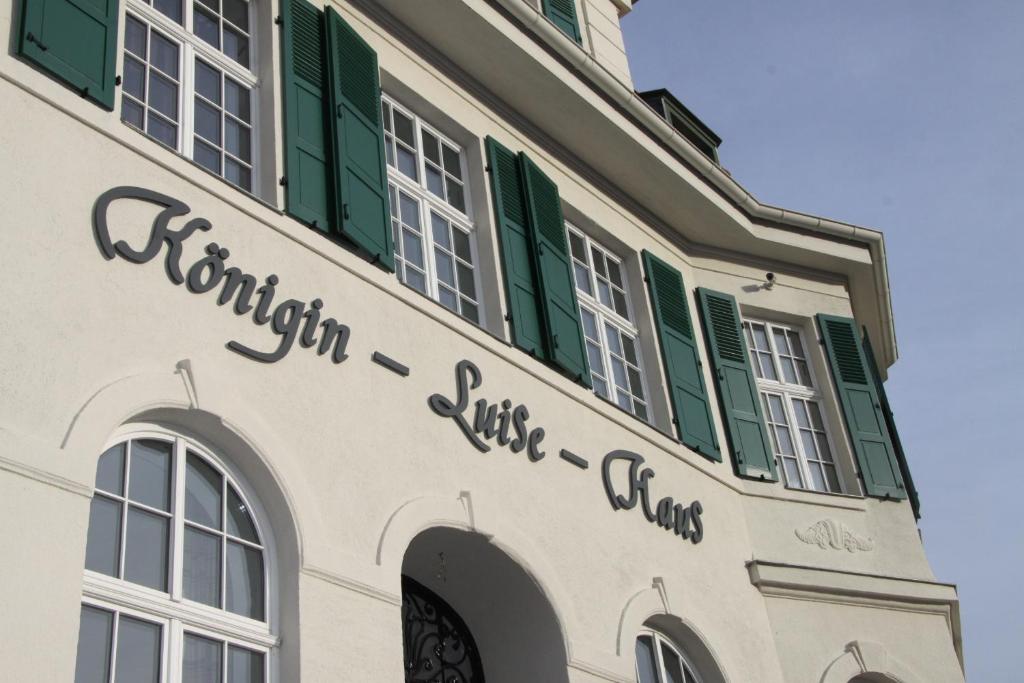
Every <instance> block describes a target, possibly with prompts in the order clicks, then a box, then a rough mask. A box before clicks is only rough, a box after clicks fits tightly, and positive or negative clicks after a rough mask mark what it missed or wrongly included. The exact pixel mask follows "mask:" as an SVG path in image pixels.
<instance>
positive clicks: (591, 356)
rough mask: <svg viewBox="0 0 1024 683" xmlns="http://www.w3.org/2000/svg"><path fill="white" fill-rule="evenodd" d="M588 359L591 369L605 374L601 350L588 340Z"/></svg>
mask: <svg viewBox="0 0 1024 683" xmlns="http://www.w3.org/2000/svg"><path fill="white" fill-rule="evenodd" d="M587 359H588V360H589V361H590V369H591V370H592V371H594V372H596V373H597V374H599V375H602V376H603V375H604V361H603V360H601V350H600V349H599V348H597V346H596V345H595V344H591V343H590V342H587Z"/></svg>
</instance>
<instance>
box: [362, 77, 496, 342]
mask: <svg viewBox="0 0 1024 683" xmlns="http://www.w3.org/2000/svg"><path fill="white" fill-rule="evenodd" d="M381 100H382V103H384V104H387V105H388V106H389V107H391V109H392V110H395V111H398V112H399V113H400V114H402V115H403V116H405V117H406V118H409V119H411V120H412V125H413V137H414V139H415V140H416V151H415V154H416V173H417V176H418V180H414V179H412V178H410V177H409V176H407V175H406V174H404V173H402V172H401V171H400V170H398V168H397V164H396V165H392V164H390V163H388V164H386V166H387V170H388V184H389V186H394V187H395V188H396V196H397V192H398V191H401V192H404V193H405V194H406V195H408V196H410V197H412V198H413V199H414V200H415V201H416V202H417V204H418V205H419V214H420V235H421V237H422V238H423V252H424V254H423V261H424V268H423V270H424V276H425V280H426V289H427V291H426V292H420V293H421V294H424V295H425V296H427V297H429V298H430V299H432V300H434V301H436V302H438V303H440V302H441V294H440V288H441V285H442V283H441V281H440V279H439V278H438V275H437V265H436V256H435V251H434V246H435V243H434V233H433V228H432V225H431V217H430V212H431V211H433V212H435V213H437V214H438V215H439V216H441V217H442V218H443V219H444V220H447V221H448V222H449V223H451V224H452V228H453V229H459V230H462V232H465V233H466V234H467V235H468V236H469V249H470V256H471V257H472V259H473V263H472V267H473V287H474V290H475V292H476V302H475V304H476V308H477V318H478V319H477V320H476V321H473V320H471V319H469V318H466V317H465V316H464V315H462V314H461V313H460V312H459V311H452V312H453V313H455V314H456V315H458V316H459V317H460V318H463V319H465V320H468V321H469V322H471V323H473V324H475V325H477V326H479V327H484V328H486V326H487V312H486V310H485V307H484V296H483V290H482V289H481V286H480V284H481V283H480V253H479V245H478V244H477V241H478V240H477V237H478V235H477V229H476V226H475V225H474V223H473V220H472V218H471V216H472V215H473V207H472V197H471V196H470V191H469V180H468V177H467V176H468V171H469V166H468V163H467V158H466V150H465V148H464V147H463V146H462V145H460V144H459V143H457V142H455V141H454V140H452V139H451V138H450V137H448V136H447V135H444V134H443V133H441V132H440V131H438V130H437V129H436V128H434V127H433V126H431V125H430V124H428V123H426V122H425V121H424V120H423V119H422V118H421V117H420V116H418V115H417V114H415V113H414V112H413V111H411V110H410V109H408V108H407V107H404V106H403V105H402V104H400V103H399V102H397V101H396V100H395V99H394V98H392V97H390V96H388V95H387V94H382V95H381ZM382 115H383V114H382ZM423 131H426V132H427V133H429V134H430V135H433V136H434V137H436V138H437V139H438V141H439V142H440V143H443V144H445V145H448V146H449V147H452V148H454V149H456V150H458V153H459V164H460V168H461V169H462V176H463V177H462V178H461V179H460V180H461V182H462V190H463V192H462V196H463V201H464V202H465V206H466V210H465V211H460V210H459V209H457V208H456V207H454V206H452V205H451V204H449V203H448V202H447V201H446V200H445V199H442V198H441V197H438V196H437V195H435V194H434V193H433V192H431V191H430V190H429V189H427V172H426V164H427V162H426V155H425V154H424V153H423ZM387 135H391V136H393V133H388V134H387ZM385 137H387V136H385ZM387 144H388V143H387V142H386V141H385V145H387ZM442 181H443V179H442ZM388 192H389V195H390V192H391V190H390V188H389V190H388ZM389 220H391V219H390V218H389ZM401 237H402V235H401V230H399V234H398V239H399V240H401ZM441 248H442V249H444V250H445V251H452V252H454V249H451V250H449V249H446V248H445V247H441ZM399 249H400V246H399V244H398V243H397V241H396V244H395V259H396V260H397V261H399V262H401V263H402V266H403V267H405V265H404V264H405V261H406V259H405V255H404V249H403V251H402V253H399ZM418 269H419V268H418V267H417V270H418ZM455 277H456V284H457V283H458V273H456V275H455ZM399 279H400V280H401V275H399ZM401 281H402V283H403V284H406V286H408V287H409V288H410V289H412V290H414V291H416V292H419V291H420V290H418V289H416V288H415V287H413V286H412V285H408V284H407V283H406V282H405V281H404V280H401ZM444 286H445V287H447V288H449V289H451V287H449V286H448V285H444ZM455 289H456V295H457V296H458V297H461V296H463V295H462V294H461V292H459V291H458V287H456V288H455ZM441 305H442V306H444V304H441ZM445 308H446V309H447V310H451V309H449V308H448V307H447V306H445ZM460 309H461V305H460Z"/></svg>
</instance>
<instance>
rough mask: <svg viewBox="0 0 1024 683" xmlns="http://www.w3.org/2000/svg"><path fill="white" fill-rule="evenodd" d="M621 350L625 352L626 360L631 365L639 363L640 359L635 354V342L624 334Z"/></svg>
mask: <svg viewBox="0 0 1024 683" xmlns="http://www.w3.org/2000/svg"><path fill="white" fill-rule="evenodd" d="M622 350H623V351H624V352H625V355H626V360H628V361H629V362H630V363H632V364H633V365H640V359H639V358H637V355H636V343H635V342H634V341H633V340H632V339H630V338H629V337H627V336H625V335H623V336H622Z"/></svg>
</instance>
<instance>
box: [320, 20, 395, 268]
mask: <svg viewBox="0 0 1024 683" xmlns="http://www.w3.org/2000/svg"><path fill="white" fill-rule="evenodd" d="M326 23H327V55H328V58H327V60H326V61H327V74H328V81H329V84H330V87H329V92H330V102H331V110H330V113H329V115H328V117H327V118H328V119H329V120H330V129H331V134H332V135H331V137H332V142H333V145H334V147H333V153H334V154H333V159H334V202H335V210H336V215H337V216H338V217H339V220H338V221H337V223H336V225H338V226H340V232H341V234H343V235H345V237H347V238H348V239H350V240H351V241H352V242H354V243H355V244H356V245H357V246H359V247H361V248H363V249H365V250H366V251H367V252H369V253H370V255H372V256H373V257H374V261H377V262H379V263H380V264H381V265H383V266H384V267H385V268H387V269H388V270H390V271H394V270H395V254H394V243H393V238H392V235H391V219H390V213H389V209H388V178H387V169H386V165H385V160H384V125H383V120H382V118H381V109H380V80H379V79H380V76H379V74H378V72H377V53H376V52H374V51H373V49H372V48H371V47H370V46H369V45H367V43H366V41H364V40H363V39H362V38H360V37H359V34H357V33H356V32H355V31H354V30H352V27H351V26H349V25H348V23H346V22H345V20H344V19H342V18H341V15H339V14H338V13H337V12H336V11H335V10H334V8H333V7H328V8H327V13H326Z"/></svg>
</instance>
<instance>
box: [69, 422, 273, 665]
mask: <svg viewBox="0 0 1024 683" xmlns="http://www.w3.org/2000/svg"><path fill="white" fill-rule="evenodd" d="M138 439H152V440H158V441H163V442H169V443H173V448H172V462H171V468H172V474H171V494H170V507H171V511H170V513H169V517H170V519H171V524H170V530H169V534H168V543H169V545H170V548H169V557H168V559H169V566H168V574H167V585H168V590H167V592H163V591H159V590H156V589H153V588H150V587H148V586H143V585H140V584H136V583H132V582H130V581H127V580H125V579H119V578H115V577H111V576H108V575H106V574H102V573H100V572H95V571H92V570H90V569H85V570H84V576H83V587H82V599H81V604H82V605H86V606H90V607H95V608H98V609H102V610H106V611H108V612H116V613H119V614H126V615H128V616H130V617H134V618H137V619H140V620H143V621H149V622H152V623H158V624H160V625H161V627H162V631H161V634H162V635H161V669H160V679H159V680H160V683H174V682H176V681H180V680H181V675H182V672H181V665H182V664H181V663H182V658H183V656H184V646H185V633H186V632H188V633H194V634H196V635H199V636H203V637H205V638H210V639H213V640H218V641H221V642H222V643H227V644H229V645H235V646H238V647H243V648H245V649H248V650H251V651H254V652H258V653H261V654H263V655H264V670H263V671H264V683H273V681H276V680H277V679H278V676H277V670H278V661H277V657H278V649H279V647H278V646H279V645H280V637H279V635H278V633H277V629H278V616H277V612H278V596H277V594H276V591H274V586H275V582H274V579H273V577H275V576H276V575H277V574H276V572H277V564H276V559H275V558H276V548H275V545H274V540H273V537H272V535H271V534H270V532H269V524H267V523H266V522H265V520H266V519H267V517H266V513H265V512H264V510H263V508H262V506H261V505H260V504H259V502H258V501H257V500H256V499H255V498H254V497H253V496H252V495H251V494H249V493H248V491H249V487H248V486H247V485H246V484H245V482H244V480H243V479H242V478H241V477H240V476H239V474H238V472H237V471H236V470H235V469H234V468H233V467H232V466H231V465H230V464H229V463H228V462H226V461H225V460H224V459H222V458H220V457H218V456H217V455H215V454H214V453H213V452H211V451H210V450H209V449H207V448H205V447H204V446H203V445H202V444H201V443H200V442H199V441H197V440H196V439H195V438H193V437H192V436H190V435H185V434H183V433H181V432H174V431H168V430H164V429H160V428H154V427H135V428H131V429H126V430H122V431H121V432H119V433H118V434H117V436H116V438H113V439H111V440H110V441H109V442H108V443H106V444H105V445H104V447H103V449H102V451H101V452H102V453H105V452H106V451H107V450H108V449H109V448H112V447H114V446H116V445H118V444H123V443H127V442H128V441H133V440H138ZM188 451H191V452H193V453H195V454H196V455H198V456H200V457H201V458H202V459H203V460H204V461H205V462H206V463H207V464H208V465H210V466H211V467H213V468H214V469H215V470H217V471H218V472H219V473H220V474H221V476H223V477H224V478H225V480H226V481H227V482H228V483H229V484H230V485H231V486H233V487H234V489H235V491H236V492H237V493H238V495H239V497H241V499H242V502H243V503H244V504H245V506H246V509H247V510H248V511H249V513H250V517H251V519H252V522H253V525H254V526H255V527H256V533H257V536H258V537H259V539H260V541H261V543H262V553H263V596H264V606H263V611H264V615H263V616H264V620H263V621H259V620H257V619H253V618H250V617H246V616H243V615H240V614H235V613H233V612H229V611H228V610H227V609H226V608H220V607H212V606H210V605H206V604H204V603H200V602H196V601H193V600H190V599H188V598H185V597H184V596H183V595H182V577H183V563H184V529H185V512H184V510H185V500H184V497H185V463H186V453H187V452H188ZM97 462H98V461H97ZM127 494H128V490H127V482H126V483H125V497H127ZM94 495H95V494H94ZM122 504H125V503H122ZM132 505H133V506H137V507H140V508H141V509H144V510H146V511H152V510H151V509H150V508H149V507H148V506H145V505H143V504H139V503H137V502H134V501H133V502H132ZM225 523H226V522H225ZM123 526H124V525H123V524H122V529H121V541H120V542H119V548H120V550H119V552H120V554H121V555H120V558H119V561H121V562H122V564H123V561H124V560H123V557H124V547H123V543H124V536H125V533H126V530H125V529H124V528H123ZM222 567H223V564H222ZM222 571H224V570H223V568H222ZM225 585H226V584H225ZM222 597H223V596H222ZM116 646H117V643H116V639H115V640H114V642H113V643H112V653H114V654H116V652H117V650H116ZM224 666H226V661H225V663H224ZM113 667H114V660H113V659H112V660H111V671H112V672H113ZM111 675H113V674H111Z"/></svg>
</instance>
